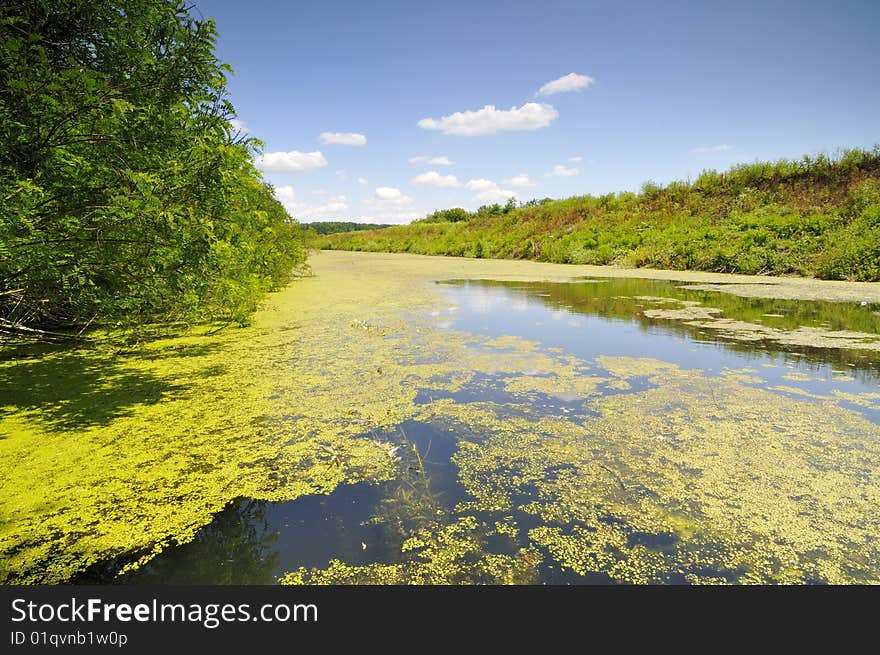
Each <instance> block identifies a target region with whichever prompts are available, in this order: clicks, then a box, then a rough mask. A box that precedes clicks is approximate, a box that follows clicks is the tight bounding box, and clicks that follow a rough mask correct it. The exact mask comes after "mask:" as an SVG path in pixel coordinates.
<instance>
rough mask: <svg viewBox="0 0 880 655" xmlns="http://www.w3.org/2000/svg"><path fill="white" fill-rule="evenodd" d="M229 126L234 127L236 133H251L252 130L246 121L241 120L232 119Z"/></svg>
mask: <svg viewBox="0 0 880 655" xmlns="http://www.w3.org/2000/svg"><path fill="white" fill-rule="evenodd" d="M229 124H230V125H232V129H233V130H235V131H236V132H250V131H251V128H249V127H248V126H247V124H246V123H245V122H244V121H242V120H239V119H237V118H232V119H230V121H229Z"/></svg>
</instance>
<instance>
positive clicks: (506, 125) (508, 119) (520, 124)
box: [418, 102, 559, 136]
mask: <svg viewBox="0 0 880 655" xmlns="http://www.w3.org/2000/svg"><path fill="white" fill-rule="evenodd" d="M558 116H559V112H558V111H556V110H555V109H554V108H553V107H552V106H550V105H547V104H544V103H537V102H527V103H525V104H524V105H523V106H522V107H511V108H510V109H506V110H505V109H495V107H494V105H486V106H485V107H483V108H482V109H478V110H476V111H457V112H455V113H454V114H450V115H449V116H443V117H442V118H440V119H439V120H438V119H435V118H423V119H422V120H420V121H419V122H418V126H419V127H421V128H424V129H426V130H442V131H443V133H444V134H457V135H459V136H479V135H481V134H494V133H496V132H519V131H523V130H538V129H540V128H542V127H547V126H548V125H550V123H552V122H553V121H554V120H556V118H557V117H558Z"/></svg>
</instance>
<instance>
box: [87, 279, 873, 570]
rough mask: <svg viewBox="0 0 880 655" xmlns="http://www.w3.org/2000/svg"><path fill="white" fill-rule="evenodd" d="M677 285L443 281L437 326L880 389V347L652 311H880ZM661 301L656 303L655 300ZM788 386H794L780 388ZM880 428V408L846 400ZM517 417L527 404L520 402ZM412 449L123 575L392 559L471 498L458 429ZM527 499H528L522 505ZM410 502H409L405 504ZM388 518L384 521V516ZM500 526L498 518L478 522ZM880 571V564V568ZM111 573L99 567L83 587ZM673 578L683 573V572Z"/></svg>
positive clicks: (511, 543)
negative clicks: (824, 345) (423, 525)
mask: <svg viewBox="0 0 880 655" xmlns="http://www.w3.org/2000/svg"><path fill="white" fill-rule="evenodd" d="M677 284H678V283H671V282H661V281H650V280H617V279H596V280H585V281H583V282H581V283H558V284H557V283H500V282H492V281H481V282H464V283H458V282H455V281H452V282H447V283H443V284H442V285H441V286H442V289H443V292H444V293H445V294H446V297H447V300H448V303H447V304H446V307H445V309H444V311H442V312H440V313H438V314H437V315H436V316H435V317H434V320H435V323H436V325H437V326H439V327H441V328H445V329H449V330H459V331H464V332H468V333H472V334H475V335H484V336H490V337H498V336H516V337H520V338H522V339H526V340H529V341H533V342H537V343H539V344H540V347H541V348H543V349H547V350H548V351H550V350H552V352H555V353H559V352H560V351H561V352H563V353H568V354H571V355H574V356H576V357H578V358H580V359H583V360H592V359H594V358H595V357H597V356H626V357H651V358H656V359H661V360H663V361H665V362H671V363H674V364H676V365H678V366H680V367H681V368H684V369H700V370H702V371H703V372H704V374H705V375H708V376H713V375H721V374H722V373H723V372H724V371H729V370H731V369H743V368H751V369H757V370H759V371H760V379H761V381H760V382H754V383H753V385H754V386H756V387H761V388H768V389H769V388H771V387H778V386H784V387H787V388H789V389H801V390H803V391H806V392H809V393H811V394H828V393H830V392H831V391H832V390H837V391H843V392H846V393H852V394H859V393H865V392H868V393H870V392H876V391H877V390H878V387H880V385H878V378H880V366H878V359H877V357H876V353H873V354H872V353H870V352H869V351H865V350H849V351H842V350H822V349H820V348H815V347H809V346H801V347H796V346H786V345H780V344H774V343H766V342H743V341H740V340H737V339H733V338H724V337H723V336H720V335H719V334H718V333H716V332H713V331H712V330H711V329H706V328H705V327H701V326H697V325H687V324H684V323H683V322H681V321H670V320H661V319H657V320H654V319H649V318H646V317H645V316H644V315H643V313H642V312H643V310H644V309H645V308H646V307H651V306H656V305H657V302H658V301H657V300H656V299H657V298H673V299H679V300H686V301H696V302H700V303H703V304H705V305H707V306H712V307H722V308H723V310H724V316H725V317H728V318H733V319H738V320H746V321H750V322H754V323H759V324H763V325H767V326H769V327H775V328H780V329H786V330H790V329H793V328H796V327H798V326H803V325H806V326H815V327H824V328H829V329H835V330H854V331H860V332H866V333H869V334H878V335H880V312H878V309H880V308H878V307H877V306H860V305H856V304H841V303H815V302H813V303H806V302H797V301H779V300H764V299H747V298H737V297H735V296H730V295H727V294H719V293H717V292H712V291H695V290H688V289H682V288H679V287H678V286H677ZM645 297H652V298H654V300H645V299H644V298H645ZM630 386H631V388H630V389H628V390H621V389H619V388H617V389H615V388H611V387H603V386H601V385H600V387H599V391H600V392H601V393H603V394H621V393H637V392H639V391H641V390H644V389H645V388H648V387H649V386H650V382H648V381H647V380H645V379H635V380H633V381H632V384H631V385H630ZM775 393H781V394H786V393H789V392H785V391H776V392H775ZM506 395H507V392H506V391H505V389H504V384H503V381H502V380H501V379H495V378H494V376H492V375H485V374H483V375H480V376H477V377H475V378H474V379H473V380H472V381H471V382H470V383H469V384H468V385H466V386H465V387H464V388H462V389H461V390H459V391H456V392H453V393H449V392H447V393H446V394H445V396H444V394H443V393H438V392H436V391H429V390H421V391H420V392H419V395H418V396H417V399H416V402H417V403H427V402H433V401H437V400H440V399H441V398H443V397H447V398H451V399H452V400H453V401H455V402H456V403H468V402H477V401H483V400H489V401H492V402H495V403H504V402H505V401H506V400H507V398H506ZM841 406H844V407H847V409H852V410H854V411H857V412H859V413H861V414H862V415H863V416H864V417H866V418H867V419H868V420H870V421H872V422H874V423H880V412H878V411H876V410H872V409H870V408H868V407H864V406H861V405H856V404H852V403H842V404H841ZM510 407H511V410H510V411H511V412H517V411H518V410H517V409H516V405H515V404H511V405H510ZM530 410H531V412H532V415H533V416H534V415H537V416H540V415H547V416H554V417H565V418H568V419H570V420H577V419H578V417H587V416H589V415H591V412H592V410H591V408H590V406H589V405H588V403H587V402H586V401H585V400H584V399H583V398H578V397H570V398H569V397H565V396H559V395H556V396H553V395H545V396H543V397H540V398H539V399H538V400H536V401H535V403H534V404H533V405H532V407H531V408H530ZM383 437H384V438H386V439H390V440H394V441H396V442H397V443H399V444H400V445H401V451H400V453H401V461H400V468H401V475H400V478H399V479H397V480H393V481H390V482H385V483H382V484H379V485H370V484H359V485H348V486H342V487H340V488H339V489H338V490H337V491H335V492H334V493H332V494H331V495H329V496H310V497H303V498H299V499H297V500H294V501H290V502H284V503H269V502H264V501H255V500H251V499H239V500H237V501H235V502H233V503H231V504H230V505H229V506H228V507H227V508H226V509H225V510H224V511H223V512H221V513H220V514H219V515H217V517H216V518H215V520H214V521H213V522H212V523H211V524H210V525H208V526H206V527H205V528H203V529H202V530H201V532H200V533H199V534H198V535H197V537H196V539H195V540H194V541H192V542H190V543H187V544H184V545H181V546H177V547H174V548H171V549H168V550H166V551H165V552H163V553H162V554H161V555H159V556H158V557H156V558H155V559H153V560H152V561H151V562H149V563H148V565H147V566H145V567H144V568H143V569H141V570H140V571H137V572H136V573H133V574H129V575H128V576H126V577H125V578H123V579H122V580H119V581H124V582H149V583H211V584H214V583H217V584H271V583H273V582H275V581H276V580H277V579H278V577H279V576H281V575H282V574H284V573H285V572H288V571H291V570H294V569H297V568H299V567H316V568H322V567H326V566H327V564H328V562H329V561H330V560H331V559H333V558H336V559H339V560H342V561H343V562H345V563H347V564H350V565H358V564H368V563H375V562H382V563H392V562H397V561H399V560H400V558H401V552H400V546H401V543H402V541H403V540H404V539H405V538H406V536H407V534H408V533H409V531H411V530H412V529H414V528H415V526H417V525H418V524H419V520H420V518H423V517H422V516H421V515H420V513H424V514H426V515H436V514H446V515H448V514H450V513H452V512H453V511H454V508H455V506H456V505H457V504H458V503H460V502H462V501H464V500H466V493H465V492H464V490H463V488H462V486H461V485H460V483H459V480H458V477H457V469H456V466H455V464H454V463H453V462H452V461H451V459H450V458H451V457H452V455H453V454H454V453H455V451H456V448H457V442H458V435H457V434H456V433H455V432H454V431H450V430H449V429H448V428H445V427H441V426H439V425H433V424H431V423H430V422H416V421H408V422H405V423H403V424H402V425H400V426H398V428H397V429H396V430H393V431H389V432H388V433H387V434H385V435H383ZM523 500H524V501H525V500H527V498H524V499H523ZM404 506H405V509H404ZM377 517H378V518H379V520H377ZM478 518H481V519H485V520H486V521H487V522H488V521H490V520H491V518H490V517H489V516H488V515H486V516H478ZM513 519H514V521H515V522H516V525H517V526H518V532H517V535H518V536H517V537H501V536H499V535H494V536H493V537H492V539H491V541H492V543H490V544H488V547H490V548H491V549H492V550H493V552H498V553H513V552H516V551H517V549H518V548H520V547H521V546H524V545H526V542H527V540H528V536H527V531H528V530H529V528H531V527H534V526H535V525H536V519H535V517H534V516H531V515H529V514H526V513H524V512H521V511H514V512H513ZM631 539H643V540H644V544H645V545H646V546H648V547H649V548H655V549H659V550H663V549H664V548H667V547H669V545H670V544H669V543H665V540H668V539H674V537H671V536H669V535H666V534H665V533H659V534H650V535H649V534H646V535H641V536H640V535H636V536H634V537H631ZM878 566H880V565H878ZM538 573H539V575H538V580H537V581H538V582H544V583H550V584H559V583H597V582H598V583H603V582H610V581H611V580H610V579H609V578H608V577H607V576H606V575H604V574H599V573H597V574H591V575H587V576H583V575H578V574H576V573H574V572H573V571H571V570H568V569H566V568H565V567H563V566H560V565H559V564H557V563H555V562H554V560H553V559H552V558H545V559H544V561H543V563H542V564H541V565H540V567H539V572H538ZM94 580H101V581H107V579H106V577H105V576H103V575H102V574H101V572H100V567H96V568H94V569H93V570H92V571H90V572H89V573H88V574H87V575H85V576H83V577H82V578H81V580H80V581H83V582H89V581H94ZM667 581H669V582H673V583H674V582H682V581H684V580H683V578H681V576H678V575H676V574H674V573H670V575H669V576H668V577H667Z"/></svg>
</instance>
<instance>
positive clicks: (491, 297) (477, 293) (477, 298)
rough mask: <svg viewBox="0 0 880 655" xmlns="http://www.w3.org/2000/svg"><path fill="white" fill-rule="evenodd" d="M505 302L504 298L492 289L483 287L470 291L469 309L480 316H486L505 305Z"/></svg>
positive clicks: (470, 289)
mask: <svg viewBox="0 0 880 655" xmlns="http://www.w3.org/2000/svg"><path fill="white" fill-rule="evenodd" d="M504 302H505V298H504V296H503V295H502V294H500V293H497V292H496V291H493V290H492V289H485V288H483V287H472V288H469V289H468V307H469V309H471V310H472V311H475V312H478V313H480V314H485V313H487V312H489V311H491V310H492V309H494V308H495V307H500V306H502V305H504Z"/></svg>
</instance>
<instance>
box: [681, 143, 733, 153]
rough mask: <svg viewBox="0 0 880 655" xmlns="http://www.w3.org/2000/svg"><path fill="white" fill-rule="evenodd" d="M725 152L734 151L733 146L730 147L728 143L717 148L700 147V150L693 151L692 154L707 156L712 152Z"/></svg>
mask: <svg viewBox="0 0 880 655" xmlns="http://www.w3.org/2000/svg"><path fill="white" fill-rule="evenodd" d="M725 150H733V146H729V145H727V144H726V143H722V144H719V145H717V146H699V147H698V148H694V149H692V150H691V154H692V155H705V154H708V153H712V152H724V151H725Z"/></svg>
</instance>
